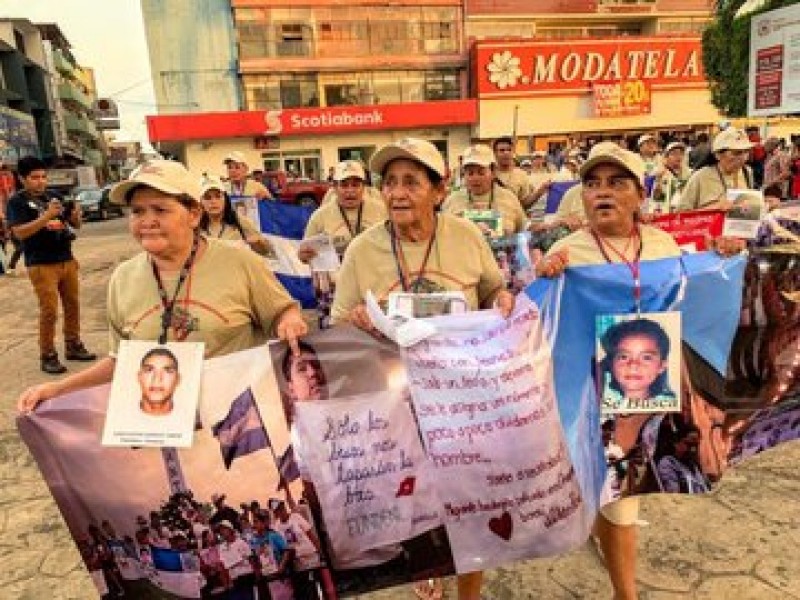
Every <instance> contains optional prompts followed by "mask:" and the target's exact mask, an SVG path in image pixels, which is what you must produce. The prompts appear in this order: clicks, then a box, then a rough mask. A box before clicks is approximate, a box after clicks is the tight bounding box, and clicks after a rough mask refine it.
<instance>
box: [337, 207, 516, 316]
mask: <svg viewBox="0 0 800 600" xmlns="http://www.w3.org/2000/svg"><path fill="white" fill-rule="evenodd" d="M399 244H400V247H401V249H402V253H403V256H405V260H406V265H407V266H408V270H409V273H408V277H409V279H410V280H411V281H410V282H409V283H414V282H415V281H416V280H417V278H418V277H420V268H421V267H422V263H423V259H424V256H425V252H426V250H427V249H428V244H429V241H428V240H426V241H424V242H416V243H412V242H402V241H400V242H399ZM501 289H503V276H502V274H501V273H500V269H499V268H498V266H497V263H496V262H495V259H494V256H493V255H492V251H491V249H490V248H489V245H488V244H487V243H486V241H485V240H484V238H483V235H482V234H481V232H480V230H479V229H478V228H477V227H476V226H475V225H473V224H472V223H470V222H469V221H467V220H466V219H462V218H460V217H456V216H453V215H450V214H446V213H442V214H439V216H438V219H437V225H436V239H435V240H434V242H433V246H432V247H431V252H430V257H429V259H428V263H427V265H426V268H425V271H424V273H423V274H422V275H421V280H420V284H419V286H418V287H417V291H418V292H420V293H431V292H444V291H462V292H464V296H465V297H466V299H467V304H468V306H469V309H470V310H477V309H478V308H480V307H486V306H488V305H489V304H490V303H491V302H492V301H493V300H494V298H495V296H496V295H497V292H499V291H500V290H501ZM367 290H371V291H372V293H373V294H375V297H376V298H377V300H378V301H379V302H385V301H386V299H387V297H388V295H389V293H390V292H402V291H403V287H402V283H401V282H400V278H399V276H398V268H397V262H396V261H395V257H394V253H393V252H392V242H391V237H390V234H389V228H388V227H387V226H386V224H379V225H375V226H374V227H372V228H371V229H369V230H367V231H365V232H364V233H363V234H361V235H360V236H358V237H357V238H356V239H355V240H353V243H352V244H350V246H349V247H348V248H347V252H346V253H345V255H344V261H343V262H342V268H341V269H340V270H339V282H338V285H337V286H336V295H335V296H334V299H333V308H332V311H331V317H332V320H333V322H334V323H336V322H341V321H345V320H347V317H348V315H349V314H350V311H352V310H353V308H355V307H356V306H357V305H358V304H360V303H362V302H363V301H364V297H365V295H366V293H367Z"/></svg>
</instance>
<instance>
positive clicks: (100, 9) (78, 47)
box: [0, 0, 155, 142]
mask: <svg viewBox="0 0 800 600" xmlns="http://www.w3.org/2000/svg"><path fill="white" fill-rule="evenodd" d="M0 17H10V18H21V19H28V20H30V21H32V22H34V23H56V24H57V25H58V26H59V27H60V28H61V31H62V32H63V33H64V36H65V37H66V38H67V39H68V40H69V42H70V44H71V45H72V53H73V54H74V56H75V59H76V60H77V61H78V62H79V63H80V64H81V65H83V66H87V67H92V68H94V70H95V80H96V83H97V91H98V94H99V96H110V97H113V98H114V99H115V100H116V101H117V103H118V105H119V109H120V118H121V127H122V129H121V130H120V131H119V132H117V134H116V135H117V138H118V139H121V140H140V141H143V142H144V141H146V140H147V128H146V127H145V123H144V117H145V115H148V114H155V96H154V94H153V86H152V81H151V78H150V60H149V58H148V55H147V43H146V42H145V37H144V25H143V23H142V11H141V5H140V2H139V0H0Z"/></svg>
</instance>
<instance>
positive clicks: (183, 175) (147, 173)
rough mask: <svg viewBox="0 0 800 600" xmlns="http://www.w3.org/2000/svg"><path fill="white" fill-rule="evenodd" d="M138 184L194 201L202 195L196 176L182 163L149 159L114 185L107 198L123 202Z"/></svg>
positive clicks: (118, 202) (119, 202) (116, 202)
mask: <svg viewBox="0 0 800 600" xmlns="http://www.w3.org/2000/svg"><path fill="white" fill-rule="evenodd" d="M140 186H145V187H151V188H153V189H156V190H158V191H160V192H164V193H165V194H171V195H173V196H181V195H186V196H189V197H190V198H192V199H193V200H194V201H195V202H197V201H198V200H199V199H200V196H201V195H202V194H201V192H200V185H199V183H198V180H197V177H195V176H194V175H192V174H191V173H190V172H189V170H188V169H187V168H186V167H184V166H183V164H181V163H179V162H177V161H174V160H151V161H148V162H146V163H144V164H143V165H141V166H140V167H138V168H137V169H135V170H134V171H133V172H132V173H131V174H130V176H129V177H128V179H126V180H125V181H121V182H120V183H118V184H117V185H115V186H114V187H113V188H112V189H111V194H110V195H109V198H110V200H111V202H113V203H115V204H125V203H126V196H127V194H128V192H130V191H131V190H132V189H134V188H136V187H140Z"/></svg>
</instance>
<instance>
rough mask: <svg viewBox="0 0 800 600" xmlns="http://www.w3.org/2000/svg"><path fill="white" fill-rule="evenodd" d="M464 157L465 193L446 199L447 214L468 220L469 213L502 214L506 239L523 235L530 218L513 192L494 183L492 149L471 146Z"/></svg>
mask: <svg viewBox="0 0 800 600" xmlns="http://www.w3.org/2000/svg"><path fill="white" fill-rule="evenodd" d="M461 157H462V159H463V172H464V189H460V190H457V191H455V192H453V193H452V194H450V195H449V196H448V197H447V200H445V202H444V205H443V208H442V209H443V210H444V212H446V213H450V214H454V215H458V216H459V217H461V216H465V215H466V216H467V217H469V211H473V210H481V211H485V210H492V211H496V212H498V213H500V216H501V218H502V225H503V235H512V234H514V233H519V232H521V231H524V230H525V224H526V221H527V217H526V215H525V211H524V210H522V205H521V204H520V203H519V200H517V197H516V196H515V195H514V194H513V192H511V191H509V190H508V189H506V188H504V187H501V186H500V185H498V184H497V181H496V180H495V174H494V153H493V152H492V149H491V148H490V147H489V146H485V145H483V144H478V145H477V146H470V147H469V148H467V149H466V150H464V153H463V154H462V155H461ZM479 226H480V225H479Z"/></svg>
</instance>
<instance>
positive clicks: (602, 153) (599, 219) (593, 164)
mask: <svg viewBox="0 0 800 600" xmlns="http://www.w3.org/2000/svg"><path fill="white" fill-rule="evenodd" d="M580 172H581V177H582V186H583V187H582V190H583V191H582V195H583V205H584V208H585V211H586V217H587V219H588V226H587V227H586V228H584V229H581V230H579V231H576V232H574V233H573V234H571V235H569V236H567V237H566V238H564V239H562V240H560V241H558V242H556V244H555V245H554V246H553V247H552V248H551V249H550V251H549V252H548V253H547V255H546V256H545V258H544V259H543V260H542V261H540V262H539V264H538V265H537V266H536V272H537V275H539V276H540V277H558V276H559V275H561V274H562V273H563V272H564V269H565V268H566V267H567V266H580V265H601V264H606V263H624V264H626V265H627V266H628V267H629V269H630V271H631V275H632V277H633V280H634V290H633V293H634V298H635V299H636V301H637V302H638V294H639V293H640V292H639V290H640V288H639V285H640V283H639V278H638V272H639V264H640V261H647V260H656V259H661V258H669V257H678V256H680V254H681V250H680V248H679V247H678V245H677V243H676V242H675V240H673V239H672V237H671V236H670V235H669V234H667V233H665V232H663V231H661V230H660V229H657V228H655V227H652V226H649V225H643V224H641V223H640V219H639V211H640V210H641V207H642V204H643V201H644V198H645V189H644V178H645V168H644V163H643V161H642V159H641V158H640V157H639V156H638V155H636V154H634V153H632V152H629V151H627V150H623V149H622V148H620V147H619V146H617V145H616V144H613V143H610V142H608V143H606V142H604V143H600V144H597V145H596V146H595V147H594V148H593V149H592V152H591V153H590V155H589V159H588V160H587V161H586V162H585V163H584V164H583V165H582V166H581V171H580ZM715 245H716V248H717V251H718V252H719V253H720V254H724V255H728V254H734V253H736V252H739V251H740V250H741V249H743V247H744V244H743V243H742V242H741V241H740V240H736V239H731V238H719V239H717V240H716V244H715ZM646 416H647V415H645V417H646ZM628 420H630V419H628ZM633 420H637V418H635V417H634V418H633ZM637 422H638V421H637ZM627 425H628V423H627V421H626V426H627ZM631 425H632V426H634V427H635V426H637V425H636V424H635V423H632V424H631ZM639 425H641V423H639ZM638 514H639V501H638V498H637V497H636V496H628V497H624V498H622V499H620V500H617V501H614V502H611V503H609V504H606V505H605V506H603V507H602V508H601V510H600V514H599V515H598V517H597V520H596V521H595V534H596V536H597V538H598V540H599V543H600V548H601V550H602V552H603V556H604V557H605V564H606V568H607V569H608V573H609V577H610V578H611V583H612V585H613V587H614V594H615V598H617V599H619V600H633V599H635V598H636V543H637V534H636V522H637V520H638Z"/></svg>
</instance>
